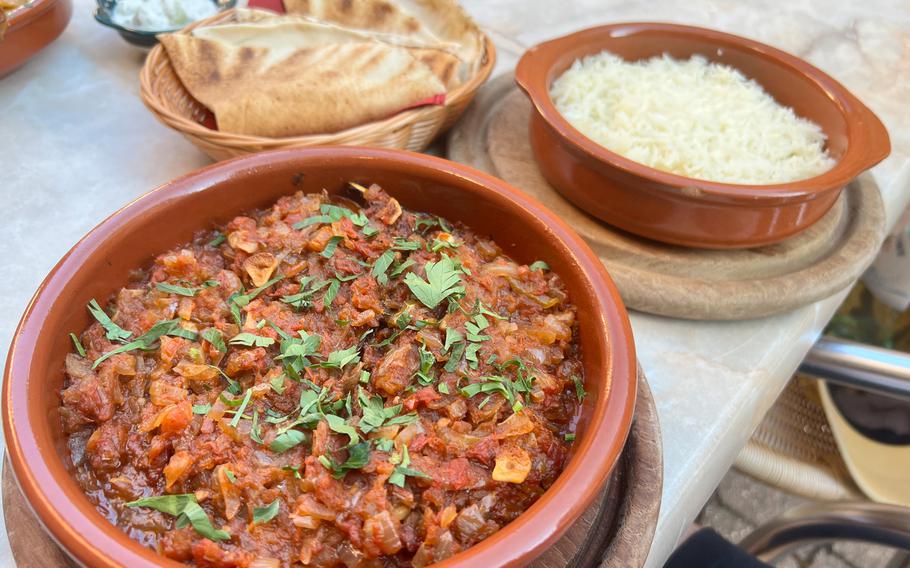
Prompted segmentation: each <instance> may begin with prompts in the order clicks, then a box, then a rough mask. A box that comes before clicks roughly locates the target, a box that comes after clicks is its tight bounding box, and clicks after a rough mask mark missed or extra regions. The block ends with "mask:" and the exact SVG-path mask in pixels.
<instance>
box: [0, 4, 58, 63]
mask: <svg viewBox="0 0 910 568" xmlns="http://www.w3.org/2000/svg"><path fill="white" fill-rule="evenodd" d="M72 15H73V0H35V2H34V3H33V4H31V5H30V6H28V7H26V8H20V9H18V10H14V11H12V12H11V13H10V15H9V19H8V21H7V28H6V32H5V33H4V32H0V77H2V76H4V75H6V74H7V73H9V72H10V71H12V70H14V69H16V68H17V67H19V66H20V65H23V64H24V63H25V62H26V61H28V60H29V59H30V58H31V57H32V56H33V55H35V54H36V53H38V52H39V51H41V50H42V49H44V48H45V47H47V46H48V45H49V44H50V43H51V42H52V41H54V40H55V39H57V37H58V36H59V35H60V34H61V33H63V30H64V29H65V28H66V25H67V24H69V21H70V17H71V16H72Z"/></svg>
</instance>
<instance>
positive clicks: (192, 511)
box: [126, 493, 231, 540]
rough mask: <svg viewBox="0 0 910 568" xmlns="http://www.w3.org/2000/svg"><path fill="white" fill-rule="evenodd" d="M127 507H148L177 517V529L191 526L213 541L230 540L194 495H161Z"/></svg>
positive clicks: (131, 503)
mask: <svg viewBox="0 0 910 568" xmlns="http://www.w3.org/2000/svg"><path fill="white" fill-rule="evenodd" d="M126 506H127V507H148V508H149V509H155V510H156V511H161V512H162V513H166V514H168V515H171V516H174V517H177V524H176V527H177V528H182V527H185V526H186V525H188V524H190V525H192V526H193V528H194V529H196V532H198V533H199V534H201V535H202V536H204V537H206V538H208V539H211V540H230V538H231V535H230V533H228V532H227V531H223V530H216V529H215V527H213V526H212V521H211V520H210V519H209V517H208V515H206V514H205V510H204V509H203V508H202V507H200V506H199V503H198V502H197V501H196V496H195V495H194V494H192V493H185V494H180V495H159V496H156V497H144V498H142V499H138V500H136V501H131V502H129V503H127V504H126Z"/></svg>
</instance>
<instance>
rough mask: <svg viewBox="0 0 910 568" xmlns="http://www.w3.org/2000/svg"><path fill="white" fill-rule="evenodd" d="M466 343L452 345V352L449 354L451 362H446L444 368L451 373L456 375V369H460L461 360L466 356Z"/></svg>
mask: <svg viewBox="0 0 910 568" xmlns="http://www.w3.org/2000/svg"><path fill="white" fill-rule="evenodd" d="M465 346H466V344H465V342H464V341H457V342H455V343H453V344H452V352H451V353H449V360H448V361H446V364H445V367H443V368H444V369H445V370H446V371H448V372H449V373H454V372H455V369H457V368H458V364H459V363H461V358H462V357H463V356H464V352H465Z"/></svg>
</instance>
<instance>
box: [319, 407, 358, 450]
mask: <svg viewBox="0 0 910 568" xmlns="http://www.w3.org/2000/svg"><path fill="white" fill-rule="evenodd" d="M325 420H326V422H328V424H329V428H331V429H332V431H333V432H338V433H339V434H344V435H346V436H347V437H348V438H350V442H349V443H348V445H349V446H353V445H354V444H356V443H357V442H359V441H360V435H359V434H357V430H356V429H354V427H353V426H351V425H350V424H348V423H347V422H346V421H345V419H344V418H342V417H341V416H335V415H334V414H326V415H325Z"/></svg>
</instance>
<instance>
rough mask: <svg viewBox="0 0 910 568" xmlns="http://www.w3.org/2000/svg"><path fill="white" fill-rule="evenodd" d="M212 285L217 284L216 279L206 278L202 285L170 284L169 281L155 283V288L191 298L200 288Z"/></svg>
mask: <svg viewBox="0 0 910 568" xmlns="http://www.w3.org/2000/svg"><path fill="white" fill-rule="evenodd" d="M213 286H218V282H217V281H216V280H206V281H205V282H203V283H202V286H180V285H178V284H171V283H169V282H159V283H157V284H155V288H156V289H157V290H158V291H160V292H165V293H167V294H177V295H178V296H187V297H189V298H192V297H193V296H195V295H196V293H197V292H199V291H200V290H204V289H205V288H211V287H213Z"/></svg>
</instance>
